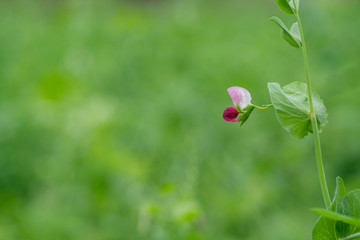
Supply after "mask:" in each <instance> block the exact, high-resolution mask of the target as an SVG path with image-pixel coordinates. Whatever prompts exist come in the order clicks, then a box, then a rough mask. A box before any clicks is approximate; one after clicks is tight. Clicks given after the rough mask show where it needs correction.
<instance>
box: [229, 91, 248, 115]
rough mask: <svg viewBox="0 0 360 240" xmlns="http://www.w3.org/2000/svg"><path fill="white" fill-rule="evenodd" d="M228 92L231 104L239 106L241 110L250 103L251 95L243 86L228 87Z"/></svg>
mask: <svg viewBox="0 0 360 240" xmlns="http://www.w3.org/2000/svg"><path fill="white" fill-rule="evenodd" d="M228 92H229V95H230V97H231V100H232V101H233V104H234V105H235V106H236V107H240V109H241V110H244V108H246V107H247V106H248V105H249V104H250V103H251V95H250V93H249V91H248V90H246V89H245V88H241V87H231V88H228Z"/></svg>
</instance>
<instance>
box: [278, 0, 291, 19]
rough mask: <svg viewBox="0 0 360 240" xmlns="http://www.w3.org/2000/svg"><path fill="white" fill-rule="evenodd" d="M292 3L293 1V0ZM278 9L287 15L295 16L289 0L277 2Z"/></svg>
mask: <svg viewBox="0 0 360 240" xmlns="http://www.w3.org/2000/svg"><path fill="white" fill-rule="evenodd" d="M291 1H292V0H291ZM276 3H277V5H278V7H279V8H280V9H281V10H282V11H283V12H284V13H287V14H290V15H294V10H293V8H292V7H291V6H290V4H289V2H288V1H287V0H276Z"/></svg>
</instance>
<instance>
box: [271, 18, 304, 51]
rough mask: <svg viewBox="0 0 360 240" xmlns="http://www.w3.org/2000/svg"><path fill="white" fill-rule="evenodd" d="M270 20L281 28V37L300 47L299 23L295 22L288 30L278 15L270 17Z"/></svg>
mask: <svg viewBox="0 0 360 240" xmlns="http://www.w3.org/2000/svg"><path fill="white" fill-rule="evenodd" d="M270 20H271V21H273V22H274V23H276V25H278V26H279V27H280V28H281V29H282V30H281V33H282V37H283V39H284V40H285V41H287V42H288V43H289V44H290V45H291V46H293V47H297V48H300V47H301V46H302V42H301V37H300V31H299V25H298V24H297V22H295V23H294V24H293V25H292V27H291V29H290V30H289V29H288V28H287V27H286V25H285V24H284V23H283V21H282V20H281V19H280V18H278V17H271V18H270Z"/></svg>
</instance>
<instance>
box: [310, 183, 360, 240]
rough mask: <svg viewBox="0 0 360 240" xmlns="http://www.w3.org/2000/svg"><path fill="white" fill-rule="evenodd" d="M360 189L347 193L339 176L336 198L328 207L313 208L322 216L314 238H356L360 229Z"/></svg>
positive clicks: (330, 239) (313, 234)
mask: <svg viewBox="0 0 360 240" xmlns="http://www.w3.org/2000/svg"><path fill="white" fill-rule="evenodd" d="M359 200H360V190H355V191H352V192H350V193H348V194H346V191H345V187H344V182H343V181H342V179H341V178H340V177H338V178H337V184H336V191H335V196H334V200H333V201H332V203H331V205H330V207H329V208H328V209H327V210H326V209H313V211H315V212H317V213H319V214H321V215H322V216H321V217H320V218H319V219H318V221H317V222H316V224H315V226H314V229H313V232H312V236H313V240H339V239H355V238H356V237H357V236H358V234H355V235H352V234H354V233H357V232H359V231H360V228H359V227H360V219H359V218H360V202H359Z"/></svg>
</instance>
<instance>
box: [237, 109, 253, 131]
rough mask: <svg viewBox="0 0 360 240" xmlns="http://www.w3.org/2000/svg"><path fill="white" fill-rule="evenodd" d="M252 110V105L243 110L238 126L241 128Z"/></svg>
mask: <svg viewBox="0 0 360 240" xmlns="http://www.w3.org/2000/svg"><path fill="white" fill-rule="evenodd" d="M253 110H254V106H252V105H249V106H248V107H246V108H245V109H244V113H242V114H240V117H239V122H240V126H242V125H243V124H244V123H245V122H246V120H247V119H248V118H249V117H250V114H251V113H252V111H253Z"/></svg>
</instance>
